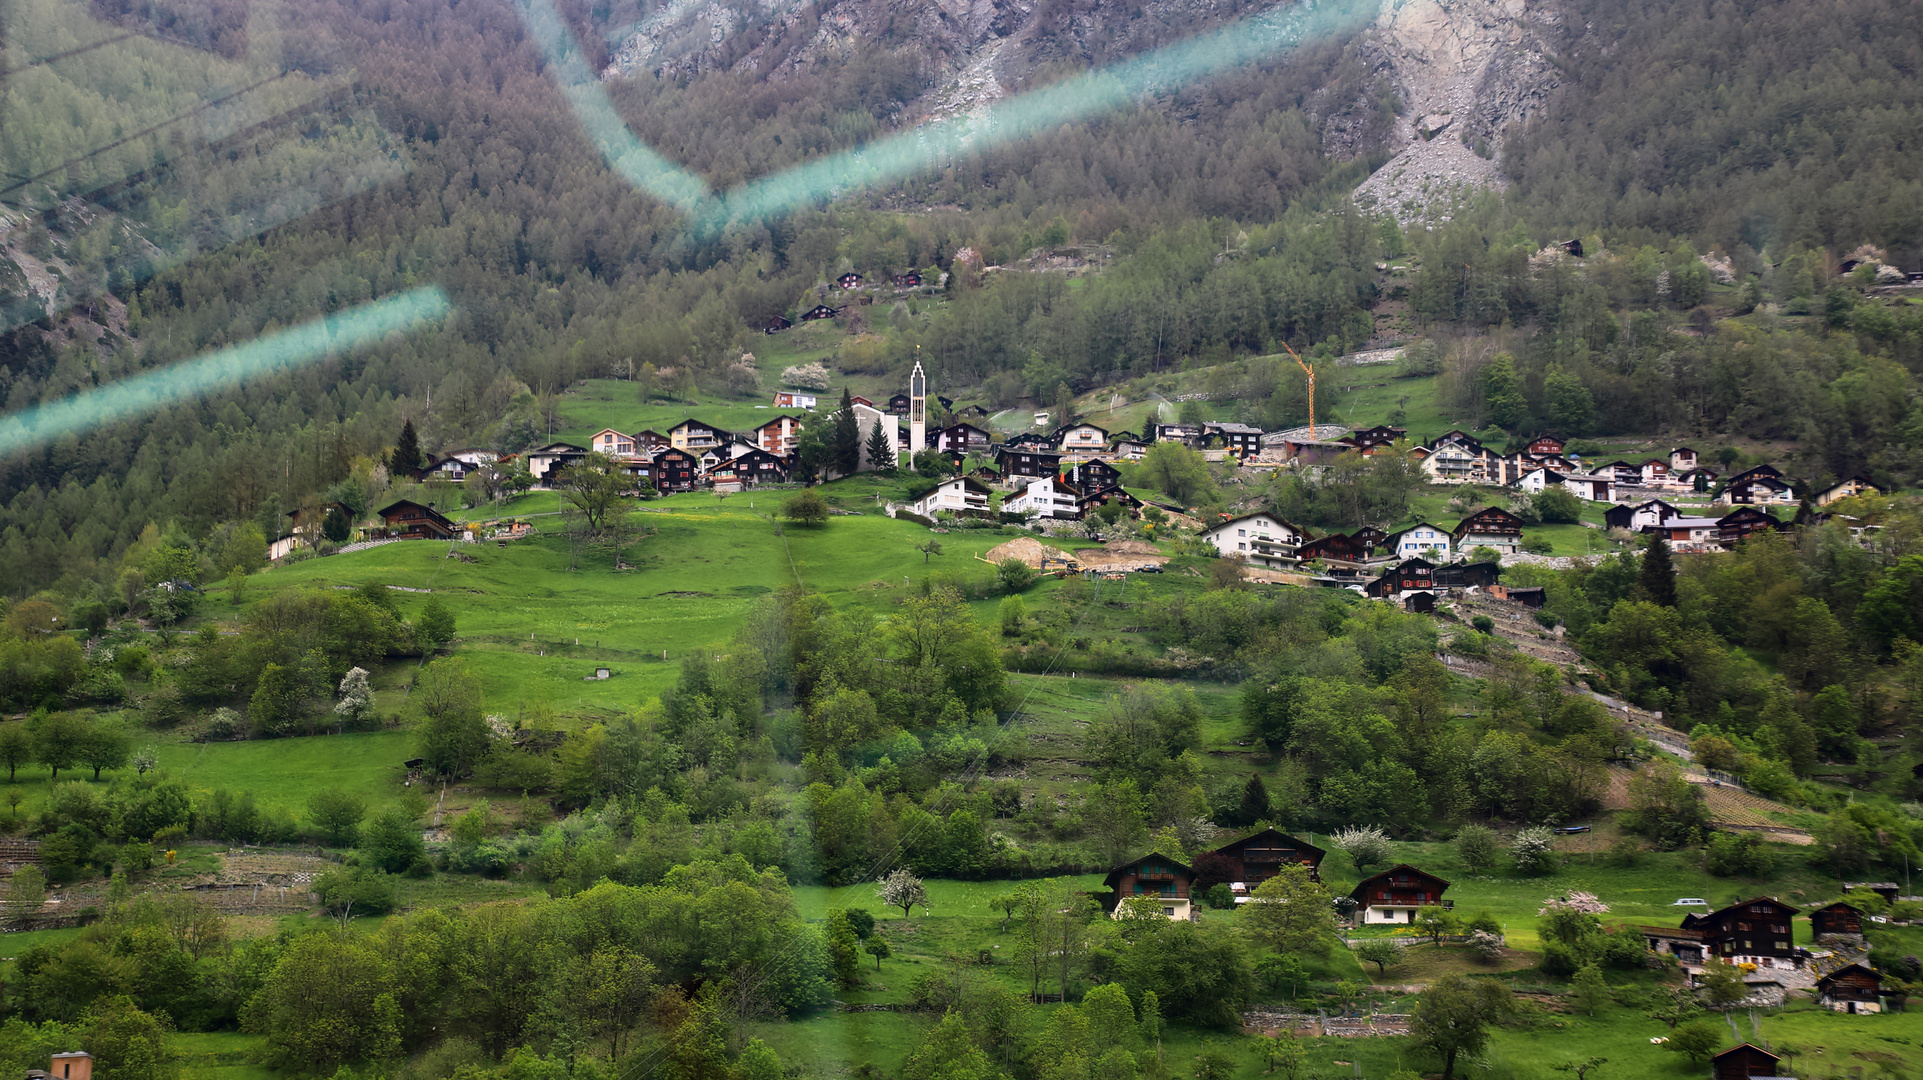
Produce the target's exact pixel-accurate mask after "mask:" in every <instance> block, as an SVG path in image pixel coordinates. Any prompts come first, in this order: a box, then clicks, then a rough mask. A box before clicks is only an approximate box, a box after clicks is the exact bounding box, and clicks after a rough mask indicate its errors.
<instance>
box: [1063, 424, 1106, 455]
mask: <svg viewBox="0 0 1923 1080" xmlns="http://www.w3.org/2000/svg"><path fill="white" fill-rule="evenodd" d="M1056 440H1057V445H1058V446H1059V447H1060V449H1061V452H1062V453H1064V454H1072V453H1083V454H1100V453H1103V452H1105V451H1107V450H1108V432H1107V431H1106V430H1105V429H1103V428H1098V427H1096V426H1095V425H1094V424H1070V425H1069V426H1067V427H1065V428H1063V429H1062V430H1061V431H1059V432H1057V433H1056Z"/></svg>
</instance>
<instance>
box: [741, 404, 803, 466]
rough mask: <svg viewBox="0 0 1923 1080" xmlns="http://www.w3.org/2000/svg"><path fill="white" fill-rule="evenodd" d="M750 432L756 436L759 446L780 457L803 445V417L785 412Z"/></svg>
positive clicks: (756, 442)
mask: <svg viewBox="0 0 1923 1080" xmlns="http://www.w3.org/2000/svg"><path fill="white" fill-rule="evenodd" d="M748 434H750V435H752V436H753V437H754V442H755V445H756V446H757V447H760V448H761V449H763V450H766V451H767V452H769V453H770V454H774V455H776V456H778V457H787V456H789V455H790V454H793V453H794V452H795V449H796V448H797V447H799V446H800V445H801V417H799V416H790V415H788V414H786V413H784V414H782V415H780V416H777V417H775V418H774V419H772V420H769V421H767V422H766V423H764V424H762V425H761V426H760V427H757V428H755V429H754V430H753V431H751V432H749V433H748Z"/></svg>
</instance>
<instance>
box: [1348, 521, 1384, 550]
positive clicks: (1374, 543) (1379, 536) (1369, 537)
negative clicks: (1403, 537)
mask: <svg viewBox="0 0 1923 1080" xmlns="http://www.w3.org/2000/svg"><path fill="white" fill-rule="evenodd" d="M1349 535H1350V536H1351V537H1352V538H1354V540H1355V543H1356V546H1357V547H1359V548H1361V549H1362V551H1363V553H1364V554H1365V555H1366V554H1368V553H1370V552H1373V551H1374V550H1375V549H1377V548H1381V547H1388V546H1389V534H1388V533H1386V532H1383V531H1382V530H1381V529H1378V528H1376V527H1375V526H1374V525H1364V526H1362V527H1361V528H1360V529H1357V530H1356V531H1354V532H1352V533H1350V534H1349Z"/></svg>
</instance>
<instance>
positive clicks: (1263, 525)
mask: <svg viewBox="0 0 1923 1080" xmlns="http://www.w3.org/2000/svg"><path fill="white" fill-rule="evenodd" d="M1202 538H1203V539H1204V540H1207V541H1208V542H1209V543H1211V544H1214V545H1215V550H1217V551H1219V552H1221V553H1222V554H1223V555H1224V556H1225V557H1227V558H1231V559H1236V558H1239V559H1244V560H1246V561H1248V562H1250V563H1253V564H1255V565H1256V566H1288V565H1293V564H1294V562H1295V549H1296V547H1297V545H1299V544H1301V543H1302V540H1303V536H1302V530H1301V529H1298V528H1296V527H1295V526H1293V525H1291V524H1289V523H1288V522H1286V521H1283V520H1282V519H1281V518H1278V517H1276V516H1275V515H1273V514H1266V513H1263V514H1244V515H1243V516H1241V517H1239V518H1236V519H1234V520H1233V521H1225V522H1223V523H1222V524H1220V525H1217V526H1216V527H1215V528H1213V529H1210V530H1209V531H1208V532H1205V533H1203V534H1202Z"/></svg>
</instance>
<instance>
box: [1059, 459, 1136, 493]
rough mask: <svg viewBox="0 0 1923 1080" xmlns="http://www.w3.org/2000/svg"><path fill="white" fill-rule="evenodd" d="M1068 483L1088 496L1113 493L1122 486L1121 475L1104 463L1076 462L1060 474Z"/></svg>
mask: <svg viewBox="0 0 1923 1080" xmlns="http://www.w3.org/2000/svg"><path fill="white" fill-rule="evenodd" d="M1062 475H1063V476H1065V477H1067V478H1068V481H1069V483H1072V484H1074V485H1075V486H1076V487H1079V488H1081V489H1082V490H1083V491H1085V492H1087V493H1088V494H1090V495H1097V494H1100V493H1101V492H1104V491H1113V490H1115V489H1116V488H1119V487H1121V486H1122V473H1121V471H1120V470H1118V469H1117V468H1116V467H1115V466H1113V465H1110V464H1109V463H1108V462H1106V461H1099V460H1096V461H1078V462H1076V463H1075V464H1073V465H1070V466H1069V467H1068V468H1067V469H1066V470H1064V471H1063V472H1062Z"/></svg>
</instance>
